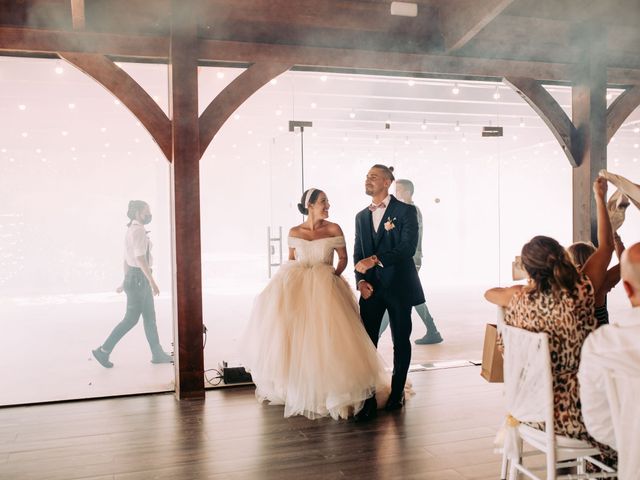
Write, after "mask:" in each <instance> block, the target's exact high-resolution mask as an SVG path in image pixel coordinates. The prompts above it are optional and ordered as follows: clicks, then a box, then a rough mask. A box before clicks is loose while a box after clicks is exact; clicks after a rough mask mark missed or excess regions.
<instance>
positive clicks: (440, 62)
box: [0, 27, 640, 85]
mask: <svg viewBox="0 0 640 480" xmlns="http://www.w3.org/2000/svg"><path fill="white" fill-rule="evenodd" d="M0 52H6V53H12V52H16V53H20V54H24V53H35V54H40V53H56V52H78V53H99V54H102V55H110V56H114V57H124V58H131V59H136V58H137V59H155V60H160V61H166V59H167V58H168V56H169V38H167V37H164V36H152V35H144V36H142V35H112V34H106V33H90V32H68V31H60V30H38V29H29V28H14V27H0ZM198 52H199V53H198V59H199V60H201V61H203V62H206V61H221V62H225V61H228V62H240V63H263V62H267V63H282V64H291V65H296V66H308V67H321V68H336V69H341V68H349V69H359V70H372V71H375V70H378V71H381V72H394V73H399V74H402V73H430V74H439V75H464V76H478V77H496V78H502V77H528V78H535V79H537V80H542V81H558V82H570V81H572V79H573V78H574V77H575V74H574V70H575V65H573V64H568V63H561V62H543V61H536V62H532V61H525V60H505V59H500V58H494V59H486V58H481V57H471V56H466V57H465V56H453V55H432V54H417V53H415V54H411V53H401V52H380V51H371V50H357V49H347V48H344V49H340V48H320V47H303V46H295V45H275V44H267V43H248V42H235V41H223V40H204V39H200V41H199V47H198ZM608 82H609V83H610V84H613V85H638V84H640V69H634V68H622V67H620V68H618V67H616V68H609V69H608Z"/></svg>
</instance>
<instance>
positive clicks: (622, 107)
mask: <svg viewBox="0 0 640 480" xmlns="http://www.w3.org/2000/svg"><path fill="white" fill-rule="evenodd" d="M639 105H640V85H635V86H633V87H631V88H629V89H627V90H625V91H624V92H623V93H622V95H620V96H619V97H618V98H616V99H615V100H614V101H613V103H611V105H609V108H607V143H609V142H610V141H611V139H612V138H613V136H614V135H615V134H616V132H617V131H618V129H619V128H620V127H621V126H622V124H623V123H624V121H625V120H626V119H627V117H629V115H631V113H633V111H634V110H635V109H636V108H637V107H638V106H639Z"/></svg>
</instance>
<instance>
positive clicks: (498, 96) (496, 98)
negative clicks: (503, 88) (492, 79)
mask: <svg viewBox="0 0 640 480" xmlns="http://www.w3.org/2000/svg"><path fill="white" fill-rule="evenodd" d="M499 98H500V92H499V91H498V87H496V91H495V92H493V99H494V100H498V99H499Z"/></svg>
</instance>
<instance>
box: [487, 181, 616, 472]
mask: <svg viewBox="0 0 640 480" xmlns="http://www.w3.org/2000/svg"><path fill="white" fill-rule="evenodd" d="M593 189H594V193H595V197H596V206H597V214H598V248H597V249H596V251H595V252H594V253H593V255H591V257H589V259H588V261H587V262H586V264H585V265H584V267H583V268H582V270H581V271H578V270H577V269H576V267H575V265H574V264H573V263H572V261H571V259H570V257H569V255H568V253H567V252H566V250H565V249H564V248H563V247H562V246H561V245H560V244H559V243H558V242H557V241H556V240H554V239H553V238H550V237H546V236H536V237H534V238H532V239H531V240H530V241H529V242H528V243H527V244H525V245H524V247H522V263H523V265H524V268H525V270H526V271H527V273H528V275H529V283H528V284H527V285H515V286H512V287H508V288H492V289H490V290H488V291H487V292H486V293H485V298H486V299H487V300H488V301H490V302H492V303H495V304H497V305H500V306H503V307H506V312H505V323H506V324H507V325H512V326H514V327H518V328H522V329H525V330H529V331H531V332H536V333H538V332H544V333H546V334H547V335H548V336H549V350H550V353H551V369H552V376H553V393H554V420H555V422H554V423H555V425H554V427H555V432H556V433H557V434H559V435H565V436H567V437H572V438H578V439H580V440H586V441H588V442H590V443H592V444H594V445H597V446H598V447H599V448H600V449H601V451H602V453H603V460H604V461H605V462H606V463H607V464H609V465H615V464H616V463H617V457H616V453H615V451H614V450H612V449H610V448H609V447H606V446H604V445H602V444H599V443H597V442H596V441H595V440H594V439H593V438H592V437H591V436H590V435H589V433H588V432H587V428H586V427H585V425H584V420H583V418H582V412H581V407H580V392H579V385H578V376H577V375H578V367H579V365H580V350H581V348H582V344H583V343H584V341H585V339H586V338H587V335H589V333H591V332H592V331H594V330H595V329H596V328H597V327H598V321H597V319H596V317H595V314H594V305H595V296H594V294H595V292H596V291H598V290H599V289H600V288H601V287H602V285H603V283H604V282H605V278H606V272H607V267H608V265H609V262H610V261H611V256H612V253H613V250H614V243H613V233H612V230H611V223H610V220H609V215H608V213H607V209H606V199H605V197H606V192H607V182H606V180H605V179H603V178H599V179H598V180H596V182H595V183H594V186H593ZM500 342H501V339H499V343H500ZM500 346H501V345H500Z"/></svg>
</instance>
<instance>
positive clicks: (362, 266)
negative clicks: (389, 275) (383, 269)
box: [355, 255, 378, 273]
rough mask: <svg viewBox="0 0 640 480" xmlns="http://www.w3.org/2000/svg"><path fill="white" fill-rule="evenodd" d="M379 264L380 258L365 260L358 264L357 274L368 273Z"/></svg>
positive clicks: (373, 256)
mask: <svg viewBox="0 0 640 480" xmlns="http://www.w3.org/2000/svg"><path fill="white" fill-rule="evenodd" d="M377 264H378V257H376V256H375V255H372V256H370V257H368V258H363V259H362V260H360V261H359V262H358V263H356V267H355V268H356V272H358V273H367V270H369V269H370V268H373V267H375V266H376V265H377Z"/></svg>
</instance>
